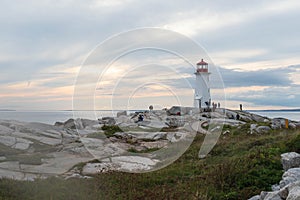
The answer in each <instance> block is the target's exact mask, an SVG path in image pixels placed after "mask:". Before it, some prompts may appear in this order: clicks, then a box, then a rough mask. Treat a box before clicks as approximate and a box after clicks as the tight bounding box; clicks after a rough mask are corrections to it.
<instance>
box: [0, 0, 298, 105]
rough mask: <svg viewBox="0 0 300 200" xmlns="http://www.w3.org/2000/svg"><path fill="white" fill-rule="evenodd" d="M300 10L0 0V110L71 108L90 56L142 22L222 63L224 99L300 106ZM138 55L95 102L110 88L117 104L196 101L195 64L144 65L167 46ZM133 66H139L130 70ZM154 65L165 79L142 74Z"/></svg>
mask: <svg viewBox="0 0 300 200" xmlns="http://www.w3.org/2000/svg"><path fill="white" fill-rule="evenodd" d="M299 10H300V1H298V0H285V1H282V0H266V1H263V0H253V1H239V0H227V1H221V0H215V1H208V0H207V1H202V0H201V1H199V0H187V1H176V0H175V1H174V0H172V1H171V0H170V1H168V0H166V1H161V0H151V1H147V0H145V1H138V0H85V1H80V0H64V1H59V0H27V1H23V0H1V1H0V23H1V31H0V44H1V45H0V91H1V93H0V95H1V97H0V109H17V110H61V109H64V110H65V109H72V96H73V92H74V83H75V81H76V77H77V75H78V73H79V72H80V69H81V68H80V67H81V65H82V64H83V63H84V61H85V59H86V58H88V55H90V53H91V52H92V51H93V50H94V49H95V48H96V47H97V46H98V45H99V44H100V43H101V42H103V41H104V40H106V39H107V38H109V37H111V36H113V35H115V34H118V33H120V32H124V31H128V30H131V29H136V28H142V27H156V28H162V29H167V30H172V31H176V32H178V33H180V34H183V35H186V36H187V37H189V38H191V39H192V40H193V41H195V42H197V43H198V44H199V45H200V46H202V47H203V48H204V50H205V51H206V52H207V55H208V56H209V58H210V59H209V61H211V64H212V65H214V66H215V67H217V68H218V69H219V72H220V74H221V77H222V79H223V82H224V87H225V94H226V105H227V107H229V108H236V109H237V108H238V105H239V104H240V103H243V105H244V107H245V108H246V109H269V108H300V104H299V102H300V57H299V55H300V38H299V37H300V20H299V19H300V12H299ZM145 39H147V37H145ZM142 53H143V54H146V55H143V56H141V55H135V57H134V58H135V59H136V58H137V57H139V58H140V59H138V60H135V62H130V61H128V60H129V59H128V58H127V59H125V58H124V59H123V60H122V62H121V60H119V62H118V63H115V66H116V68H112V69H111V71H112V72H113V73H110V74H107V75H106V79H107V81H108V80H110V84H111V85H105V84H104V86H105V87H104V86H103V85H102V86H101V84H103V83H101V82H97V83H96V84H97V85H98V87H97V89H96V91H97V92H96V94H95V96H96V98H95V99H96V102H97V103H96V108H97V109H110V106H109V104H108V103H107V102H106V103H104V102H105V101H106V100H107V98H111V96H112V93H111V91H109V90H108V88H113V89H114V90H113V91H115V92H114V95H113V98H114V102H117V103H115V104H116V105H117V106H116V107H115V108H122V103H124V102H125V101H126V106H128V105H129V104H130V108H133V107H134V105H135V104H136V105H137V107H138V108H148V104H154V105H157V107H158V108H160V107H168V106H170V105H171V104H176V103H178V98H174V91H176V92H175V93H176V95H175V96H180V97H179V99H180V103H182V104H183V105H192V100H193V91H192V87H193V80H194V75H193V69H192V68H191V67H190V66H189V65H188V64H187V63H184V62H182V63H180V62H174V63H172V57H170V55H168V58H167V59H164V60H163V61H164V63H161V62H157V61H155V62H153V63H155V64H153V65H151V66H150V64H149V63H151V62H149V63H148V62H146V63H148V64H149V66H148V67H147V66H146V67H145V66H143V65H144V63H141V62H142V61H141V60H142V59H148V60H149V59H150V58H156V59H157V58H158V57H161V56H162V55H163V53H161V54H159V56H158V55H157V54H155V53H153V52H151V51H143V52H142ZM156 53H157V52H156ZM154 55H155V56H154ZM151 56H152V57H151ZM141 58H142V59H141ZM201 58H202V55H199V60H200V59H201ZM138 61H139V62H140V63H137V62H138ZM166 61H169V62H170V65H169V63H168V62H166ZM158 64H159V65H158ZM133 65H135V66H136V65H139V66H141V67H140V68H139V69H137V68H136V70H135V71H130V72H129V71H128V69H130V68H131V67H132V66H133ZM162 65H163V66H162ZM158 66H161V67H158ZM166 66H172V67H174V69H175V72H176V73H174V71H172V70H170V69H171V68H166ZM118 67H119V68H118ZM126 67H128V68H126ZM143 67H144V70H142V69H143ZM120 68H122V70H121V69H120ZM126 69H127V72H126ZM148 69H151V70H152V71H151V70H150V71H151V75H152V78H153V80H158V79H159V81H160V82H159V84H157V83H156V84H155V83H153V81H152V82H151V84H150V83H148V82H147V81H146V82H145V80H149V77H148V76H149V73H150V71H149V70H148ZM163 69H165V70H163ZM125 72H126V74H127V76H126V78H123V79H122V81H119V82H118V80H116V81H112V80H114V79H113V77H111V76H110V75H111V74H115V73H123V74H124V73H125ZM171 72H172V73H173V74H172V73H171ZM179 72H180V76H178V73H179ZM153 74H154V75H153ZM143 78H144V79H143ZM150 78H151V77H150ZM133 81H135V82H136V83H143V82H144V83H145V84H144V85H141V84H139V85H132V82H133ZM105 83H107V82H105ZM162 83H163V84H162ZM116 85H118V87H117V89H116ZM121 86H122V87H121ZM212 90H213V88H212ZM218 90H220V88H216V89H215V91H218ZM212 92H214V91H212ZM122 93H123V94H131V96H130V99H128V98H127V99H124V98H126V96H124V95H122ZM216 93H218V92H216ZM170 94H172V95H170ZM108 96H109V97H108ZM215 97H216V98H215V101H222V99H219V98H220V96H218V95H216V96H215ZM145 99H147V101H146V100H145ZM102 102H103V104H102ZM222 102H223V101H222ZM111 107H114V105H113V106H111ZM83 109H84V108H83Z"/></svg>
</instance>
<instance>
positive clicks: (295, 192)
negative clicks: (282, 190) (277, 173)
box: [286, 181, 300, 200]
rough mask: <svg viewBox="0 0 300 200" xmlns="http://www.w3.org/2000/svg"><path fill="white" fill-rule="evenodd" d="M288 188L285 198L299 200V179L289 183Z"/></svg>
mask: <svg viewBox="0 0 300 200" xmlns="http://www.w3.org/2000/svg"><path fill="white" fill-rule="evenodd" d="M288 190H289V193H288V196H287V198H286V199H287V200H300V181H297V182H294V183H292V184H290V185H289V186H288Z"/></svg>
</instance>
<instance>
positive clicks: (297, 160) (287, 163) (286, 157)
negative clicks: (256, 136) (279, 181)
mask: <svg viewBox="0 0 300 200" xmlns="http://www.w3.org/2000/svg"><path fill="white" fill-rule="evenodd" d="M281 163H282V166H283V169H284V170H285V171H286V170H288V169H290V168H294V167H300V154H298V153H296V152H289V153H284V154H281Z"/></svg>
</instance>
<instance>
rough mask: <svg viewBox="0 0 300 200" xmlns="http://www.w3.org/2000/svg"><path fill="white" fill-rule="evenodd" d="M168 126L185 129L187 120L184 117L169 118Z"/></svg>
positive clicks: (167, 120)
mask: <svg viewBox="0 0 300 200" xmlns="http://www.w3.org/2000/svg"><path fill="white" fill-rule="evenodd" d="M166 124H167V125H168V126H169V127H183V126H184V124H185V120H184V119H183V118H182V117H168V118H167V119H166Z"/></svg>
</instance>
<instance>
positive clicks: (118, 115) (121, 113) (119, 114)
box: [117, 110, 127, 117]
mask: <svg viewBox="0 0 300 200" xmlns="http://www.w3.org/2000/svg"><path fill="white" fill-rule="evenodd" d="M122 115H125V116H127V111H126V110H124V111H119V112H117V117H120V116H122Z"/></svg>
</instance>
